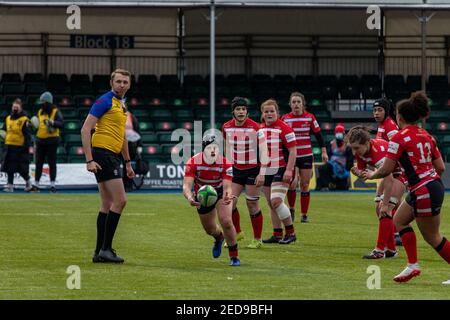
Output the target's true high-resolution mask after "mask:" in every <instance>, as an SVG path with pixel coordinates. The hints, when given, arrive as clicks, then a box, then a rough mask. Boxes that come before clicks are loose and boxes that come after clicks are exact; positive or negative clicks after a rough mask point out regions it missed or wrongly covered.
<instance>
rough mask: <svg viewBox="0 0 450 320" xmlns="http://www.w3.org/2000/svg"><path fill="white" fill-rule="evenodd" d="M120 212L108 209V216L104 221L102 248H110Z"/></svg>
mask: <svg viewBox="0 0 450 320" xmlns="http://www.w3.org/2000/svg"><path fill="white" fill-rule="evenodd" d="M120 216H121V214H120V213H116V212H113V211H111V210H110V211H109V213H108V217H107V218H106V223H105V238H104V240H103V248H102V249H103V250H108V249H111V248H112V241H113V238H114V234H115V232H116V229H117V225H118V224H119V219H120Z"/></svg>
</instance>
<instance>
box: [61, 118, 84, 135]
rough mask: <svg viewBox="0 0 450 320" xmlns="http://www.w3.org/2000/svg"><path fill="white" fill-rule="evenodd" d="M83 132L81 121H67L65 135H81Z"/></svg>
mask: <svg viewBox="0 0 450 320" xmlns="http://www.w3.org/2000/svg"><path fill="white" fill-rule="evenodd" d="M80 130H81V123H80V122H79V121H65V122H64V133H65V134H68V133H75V132H76V133H79V132H80Z"/></svg>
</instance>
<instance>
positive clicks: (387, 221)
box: [377, 217, 395, 250]
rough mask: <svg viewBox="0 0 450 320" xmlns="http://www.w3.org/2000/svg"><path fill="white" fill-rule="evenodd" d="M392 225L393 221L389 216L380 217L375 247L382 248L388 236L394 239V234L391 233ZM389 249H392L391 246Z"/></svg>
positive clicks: (387, 241)
mask: <svg viewBox="0 0 450 320" xmlns="http://www.w3.org/2000/svg"><path fill="white" fill-rule="evenodd" d="M392 225H393V223H392V218H391V217H381V218H380V221H379V223H378V240H377V248H378V249H379V250H384V249H385V247H387V246H388V243H389V240H390V238H392V242H393V241H394V234H393V233H392ZM392 242H391V244H392ZM389 249H390V250H392V247H391V248H389ZM394 250H395V247H394Z"/></svg>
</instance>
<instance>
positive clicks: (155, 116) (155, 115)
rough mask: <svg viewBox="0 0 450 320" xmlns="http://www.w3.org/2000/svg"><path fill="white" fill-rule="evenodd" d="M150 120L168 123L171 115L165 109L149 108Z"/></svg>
mask: <svg viewBox="0 0 450 320" xmlns="http://www.w3.org/2000/svg"><path fill="white" fill-rule="evenodd" d="M149 116H150V120H152V121H155V120H160V121H170V120H172V113H171V112H170V111H169V110H168V109H167V108H149Z"/></svg>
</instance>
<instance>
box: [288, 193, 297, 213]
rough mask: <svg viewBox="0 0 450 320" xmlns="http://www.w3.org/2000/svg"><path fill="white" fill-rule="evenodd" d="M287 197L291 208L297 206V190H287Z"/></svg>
mask: <svg viewBox="0 0 450 320" xmlns="http://www.w3.org/2000/svg"><path fill="white" fill-rule="evenodd" d="M287 198H288V203H289V208H295V200H296V199H297V192H296V190H295V189H294V190H288V192H287Z"/></svg>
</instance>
